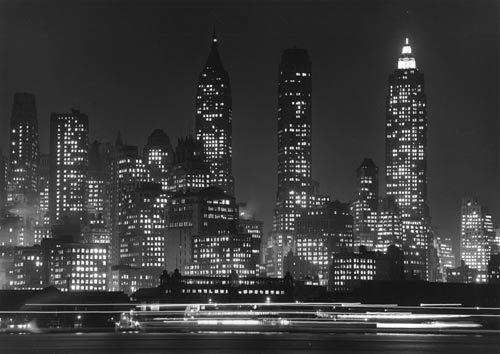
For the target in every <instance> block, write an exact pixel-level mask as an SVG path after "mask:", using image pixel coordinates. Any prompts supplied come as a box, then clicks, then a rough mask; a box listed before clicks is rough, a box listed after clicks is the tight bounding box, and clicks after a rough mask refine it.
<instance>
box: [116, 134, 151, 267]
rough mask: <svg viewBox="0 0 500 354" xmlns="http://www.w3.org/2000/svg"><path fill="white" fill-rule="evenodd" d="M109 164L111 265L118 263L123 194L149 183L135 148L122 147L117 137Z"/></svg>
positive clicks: (146, 170)
mask: <svg viewBox="0 0 500 354" xmlns="http://www.w3.org/2000/svg"><path fill="white" fill-rule="evenodd" d="M114 149H115V150H114V153H113V158H112V163H111V207H110V209H111V264H112V265H118V264H119V261H120V230H121V220H120V213H121V210H122V208H123V207H125V206H126V204H127V201H126V200H125V193H126V192H128V191H132V190H134V188H135V186H136V185H137V184H139V183H141V182H149V179H150V174H149V170H148V168H147V167H146V165H145V164H144V161H143V160H142V158H141V157H140V156H139V152H138V149H137V146H130V145H122V143H121V138H120V136H118V139H117V143H116V144H115V147H114Z"/></svg>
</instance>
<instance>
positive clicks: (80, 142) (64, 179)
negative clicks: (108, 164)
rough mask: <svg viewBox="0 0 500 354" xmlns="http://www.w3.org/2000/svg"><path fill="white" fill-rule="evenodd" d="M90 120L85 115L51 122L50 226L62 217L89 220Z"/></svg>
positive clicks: (66, 115) (76, 113) (67, 115)
mask: <svg viewBox="0 0 500 354" xmlns="http://www.w3.org/2000/svg"><path fill="white" fill-rule="evenodd" d="M88 152H89V120H88V117H87V115H86V114H83V113H80V111H79V110H77V109H73V110H72V112H71V113H52V114H51V118H50V186H49V190H50V196H49V209H50V213H51V224H54V223H56V222H57V221H59V220H61V218H62V217H63V216H70V217H78V218H80V219H82V220H83V219H84V218H85V217H86V205H85V199H86V198H85V197H86V193H85V191H86V188H87V173H88Z"/></svg>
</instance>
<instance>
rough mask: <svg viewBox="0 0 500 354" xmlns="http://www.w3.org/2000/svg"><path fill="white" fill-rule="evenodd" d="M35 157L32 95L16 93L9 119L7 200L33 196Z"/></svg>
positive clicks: (18, 200)
mask: <svg viewBox="0 0 500 354" xmlns="http://www.w3.org/2000/svg"><path fill="white" fill-rule="evenodd" d="M39 160H40V157H39V143H38V121H37V117H36V104H35V95H33V94H31V93H16V94H15V95H14V103H13V105H12V116H11V121H10V169H9V181H8V196H7V198H8V201H9V202H29V201H31V200H32V199H33V198H36V192H37V190H38V168H39V163H40V161H39Z"/></svg>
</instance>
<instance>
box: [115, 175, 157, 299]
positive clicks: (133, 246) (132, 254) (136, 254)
mask: <svg viewBox="0 0 500 354" xmlns="http://www.w3.org/2000/svg"><path fill="white" fill-rule="evenodd" d="M122 202H123V204H122V205H121V207H120V211H119V217H118V225H119V239H120V265H125V266H129V267H133V268H137V269H138V270H139V271H138V272H136V274H137V276H138V278H136V279H135V282H136V284H137V287H152V286H156V285H158V284H157V283H158V275H159V274H161V272H162V271H163V269H164V267H165V228H166V224H165V205H166V203H167V198H166V196H165V195H164V194H163V192H162V187H161V184H158V183H151V182H138V183H136V184H135V186H134V188H131V189H129V190H127V189H124V191H123V192H122ZM128 289H130V290H132V291H135V290H137V288H135V289H133V288H131V287H129V286H127V287H126V288H125V289H121V290H128Z"/></svg>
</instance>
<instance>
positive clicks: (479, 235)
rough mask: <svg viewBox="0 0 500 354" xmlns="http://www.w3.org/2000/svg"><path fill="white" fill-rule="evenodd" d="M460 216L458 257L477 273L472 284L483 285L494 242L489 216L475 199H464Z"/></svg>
mask: <svg viewBox="0 0 500 354" xmlns="http://www.w3.org/2000/svg"><path fill="white" fill-rule="evenodd" d="M461 215H462V218H461V223H460V257H461V259H462V260H463V261H464V262H465V264H466V265H468V266H469V267H470V268H472V269H476V270H477V271H478V273H477V277H476V278H475V279H474V282H476V283H485V282H487V270H488V260H489V259H490V257H491V255H492V248H493V245H494V240H495V234H494V230H493V221H492V217H491V214H489V212H488V210H487V209H486V208H485V207H483V206H482V205H481V204H479V202H478V199H477V198H465V199H464V200H463V201H462V207H461Z"/></svg>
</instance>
